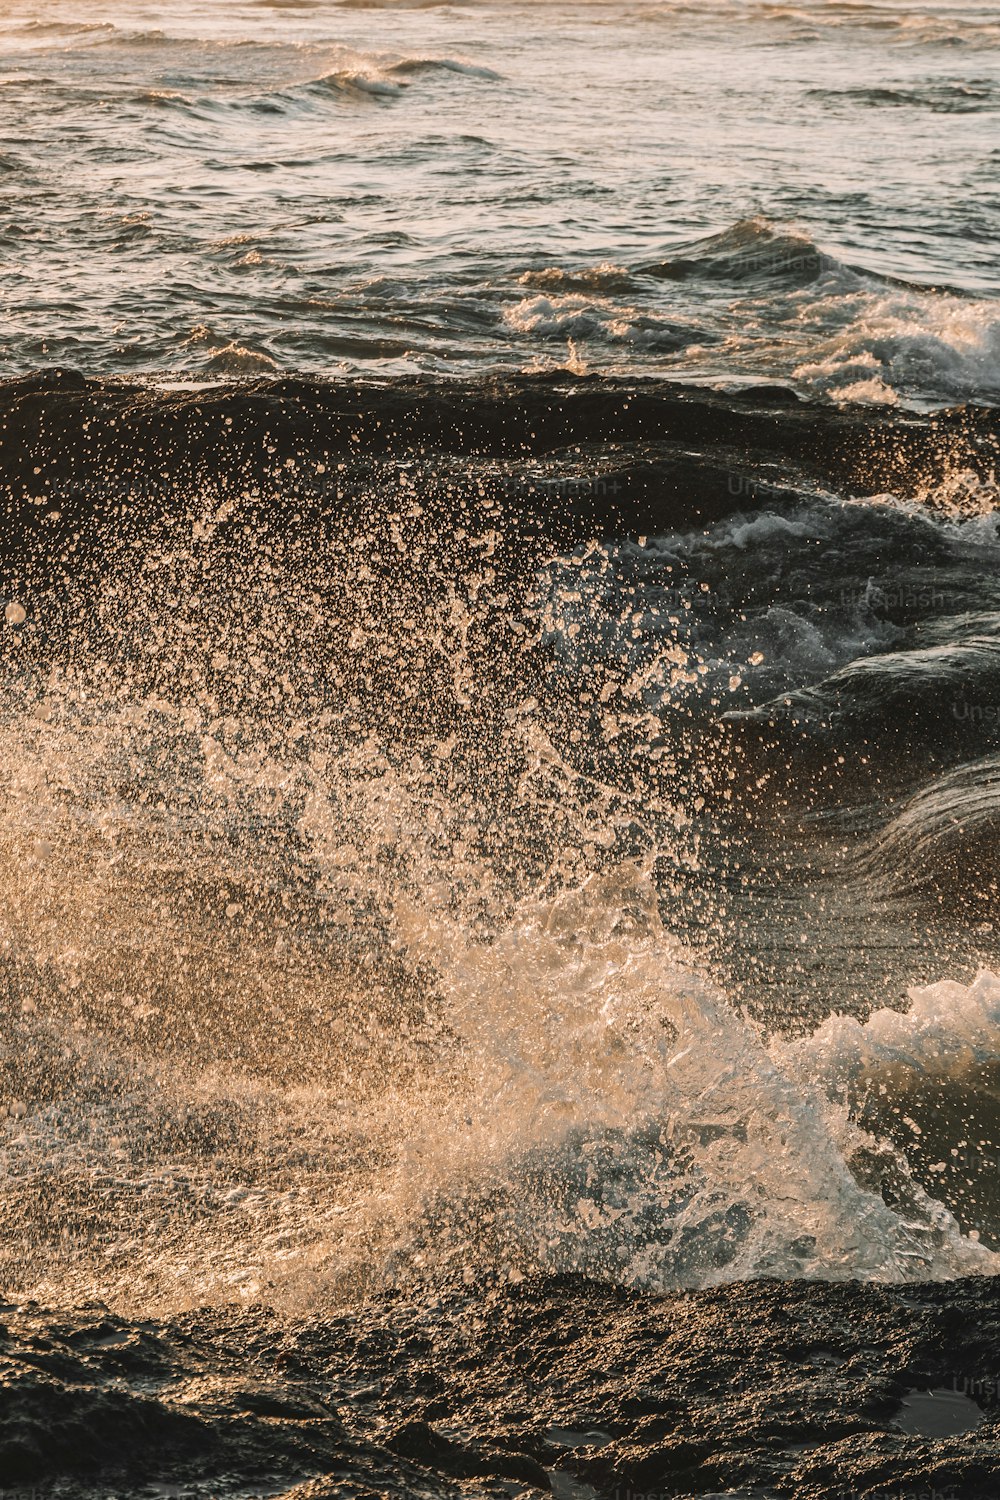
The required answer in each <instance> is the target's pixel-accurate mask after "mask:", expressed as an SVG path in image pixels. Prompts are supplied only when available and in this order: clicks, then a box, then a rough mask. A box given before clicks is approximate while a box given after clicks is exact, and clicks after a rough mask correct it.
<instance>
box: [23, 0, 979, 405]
mask: <svg viewBox="0 0 1000 1500" xmlns="http://www.w3.org/2000/svg"><path fill="white" fill-rule="evenodd" d="M998 44H1000V20H998V17H997V13H996V10H995V7H992V6H989V5H985V4H983V5H976V4H963V3H955V0H938V3H929V4H927V5H926V6H913V5H911V4H901V3H898V0H882V3H833V0H807V3H803V4H800V5H795V4H787V5H782V4H769V3H764V0H704V3H690V4H683V3H678V4H672V3H667V4H653V3H644V0H643V3H636V0H628V3H626V4H621V3H616V4H614V5H611V4H607V5H606V4H598V3H586V4H573V5H564V4H560V3H548V0H546V3H540V4H522V5H502V6H501V5H485V4H472V5H463V6H453V5H427V4H419V5H413V6H410V5H405V4H404V5H377V6H367V5H359V4H357V3H354V0H349V3H344V4H331V3H328V0H316V3H310V0H301V3H295V4H291V5H290V4H282V3H274V4H267V3H259V4H243V3H235V4H229V3H227V4H225V5H223V4H221V3H218V4H210V3H198V0H190V3H187V0H175V3H172V4H169V5H168V4H162V5H137V4H133V3H131V0H119V3H116V4H115V5H114V7H111V6H109V5H108V4H107V3H106V0H46V3H45V4H44V5H43V6H42V7H38V6H37V5H33V6H27V5H22V4H20V3H17V0H15V3H11V4H8V5H5V6H4V10H3V15H2V17H0V70H2V71H0V84H2V88H0V151H2V155H0V173H2V182H3V188H4V203H3V215H2V227H0V244H2V247H3V255H4V263H5V295H4V304H3V354H4V359H5V362H6V365H7V368H8V369H10V370H14V369H25V368H30V367H32V366H34V365H37V364H39V363H51V362H68V363H72V364H74V365H77V366H79V367H82V368H85V369H87V370H90V371H95V372H96V371H103V370H108V369H116V370H131V371H141V372H156V373H157V374H159V375H177V374H180V373H189V374H200V375H205V374H219V373H223V374H234V373H263V372H266V371H269V370H278V369H280V370H288V369H294V370H297V371H304V370H310V371H317V372H338V371H339V372H346V371H358V370H369V371H378V372H383V373H392V374H398V373H401V372H406V371H415V370H424V371H434V372H439V373H448V372H462V373H467V372H469V371H473V370H476V371H479V370H489V369H496V368H503V369H506V370H519V369H530V368H541V369H546V368H553V367H560V366H566V367H568V368H570V369H587V370H591V371H596V372H608V371H615V372H619V373H623V372H634V371H637V370H648V371H650V372H656V373H662V372H663V371H665V370H671V371H676V372H678V373H683V374H684V375H685V376H687V377H691V378H699V379H700V378H706V377H707V378H721V379H725V380H728V381H738V380H741V379H746V378H748V377H752V378H762V377H763V378H772V377H774V376H775V375H780V376H781V377H782V378H785V379H787V380H790V381H793V382H794V383H795V384H796V385H797V386H798V387H799V388H800V389H802V390H804V391H816V392H823V393H830V394H832V395H834V396H837V397H838V398H843V399H850V398H858V399H862V400H869V401H879V402H892V401H896V400H904V401H917V402H928V403H934V402H948V401H956V400H965V399H976V398H985V399H995V398H996V396H997V392H998V390H1000V377H998V373H997V372H998V361H1000V331H998V329H1000V323H998V312H997V293H998V289H1000V280H998V272H997V262H996V227H997V178H998V167H1000V156H998V152H997V140H996V121H997V110H998V104H1000V63H998V57H1000V50H998Z"/></svg>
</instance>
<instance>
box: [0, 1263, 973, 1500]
mask: <svg viewBox="0 0 1000 1500" xmlns="http://www.w3.org/2000/svg"><path fill="white" fill-rule="evenodd" d="M0 1347H2V1363H0V1371H2V1377H0V1378H2V1387H0V1389H2V1396H0V1473H2V1474H3V1482H4V1487H5V1494H7V1495H9V1494H10V1493H11V1491H12V1490H13V1491H14V1492H15V1493H17V1492H18V1491H20V1492H23V1493H25V1494H27V1493H32V1492H33V1493H34V1494H35V1495H36V1496H40V1497H41V1496H44V1497H50V1496H51V1497H53V1500H54V1497H57V1496H59V1497H71V1496H72V1497H77V1496H79V1497H87V1500H96V1497H98V1496H100V1497H101V1500H112V1497H115V1500H117V1497H125V1496H128V1497H131V1496H143V1495H150V1496H152V1495H154V1494H155V1495H165V1494H169V1495H171V1496H177V1497H182V1496H190V1497H191V1500H194V1497H199V1500H200V1497H208V1496H241V1497H247V1496H257V1495H260V1496H264V1495H282V1496H285V1497H287V1500H292V1497H294V1500H327V1497H329V1500H333V1497H338V1500H340V1497H343V1500H375V1497H376V1496H393V1497H395V1496H400V1497H403V1496H406V1497H409V1496H426V1497H446V1496H447V1497H452V1496H455V1497H457V1496H459V1495H463V1496H480V1495H481V1496H491V1497H501V1496H526V1497H527V1496H531V1495H533V1494H539V1493H546V1492H551V1493H552V1494H554V1495H556V1496H559V1497H567V1500H584V1497H593V1496H598V1497H601V1500H612V1497H617V1500H623V1497H625V1496H628V1497H630V1500H635V1497H637V1496H639V1495H642V1496H650V1495H654V1496H671V1497H695V1496H698V1497H706V1500H707V1497H709V1496H713V1497H721V1496H726V1497H732V1500H735V1497H745V1500H751V1497H755V1500H768V1497H775V1500H777V1497H785V1496H788V1497H795V1500H835V1497H836V1500H847V1497H858V1500H860V1497H871V1500H875V1497H884V1496H886V1495H892V1496H894V1497H898V1500H903V1497H912V1500H916V1497H918V1496H926V1495H928V1494H932V1495H934V1496H948V1497H955V1500H992V1497H995V1496H996V1495H997V1494H998V1493H1000V1402H998V1394H1000V1287H998V1286H997V1285H996V1283H994V1282H993V1281H992V1280H989V1279H985V1280H967V1281H960V1282H956V1283H952V1284H933V1285H915V1286H914V1285H911V1286H906V1287H887V1286H880V1285H859V1284H851V1283H847V1284H827V1283H816V1282H798V1283H782V1282H777V1281H762V1282H752V1283H744V1284H741V1285H734V1286H728V1287H724V1288H719V1289H715V1290H708V1291H702V1292H694V1293H680V1294H674V1295H670V1296H666V1297H662V1298H659V1297H647V1296H641V1295H638V1294H634V1293H630V1292H628V1291H623V1290H620V1289H615V1288H611V1287H606V1286H601V1285H597V1284H595V1283H592V1282H587V1281H584V1280H580V1279H576V1278H553V1279H548V1280H538V1281H526V1282H523V1283H521V1284H520V1285H517V1286H513V1287H506V1288H501V1289H480V1288H475V1287H468V1288H462V1289H461V1290H458V1291H456V1290H444V1291H441V1292H433V1293H432V1292H429V1291H428V1292H420V1293H418V1294H413V1293H405V1294H404V1293H386V1294H384V1295H382V1296H380V1297H377V1298H375V1299H373V1300H367V1301H364V1302H362V1303H360V1304H358V1305H356V1306H352V1307H350V1308H346V1309H343V1310H338V1311H336V1312H333V1313H330V1314H328V1315H326V1314H324V1315H319V1314H313V1315H309V1316H305V1317H296V1316H288V1315H279V1314H277V1313H275V1312H273V1311H271V1310H269V1309H267V1308H261V1307H246V1308H239V1309H230V1308H213V1309H202V1310H198V1311H192V1312H190V1313H187V1314H183V1315H180V1316H177V1317H173V1318H171V1319H169V1320H167V1321H160V1320H156V1319H143V1320H141V1321H132V1320H130V1319H127V1318H123V1317H119V1316H117V1315H115V1314H113V1313H111V1312H109V1311H107V1310H106V1309H105V1308H103V1307H101V1306H99V1305H90V1306H86V1307H82V1308H78V1309H74V1310H70V1309H61V1310H48V1309H45V1308H42V1307H40V1306H38V1305H36V1304H32V1303H28V1304H26V1305H21V1306H15V1305H12V1304H7V1305H6V1306H5V1309H4V1313H3V1334H2V1346H0Z"/></svg>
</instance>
